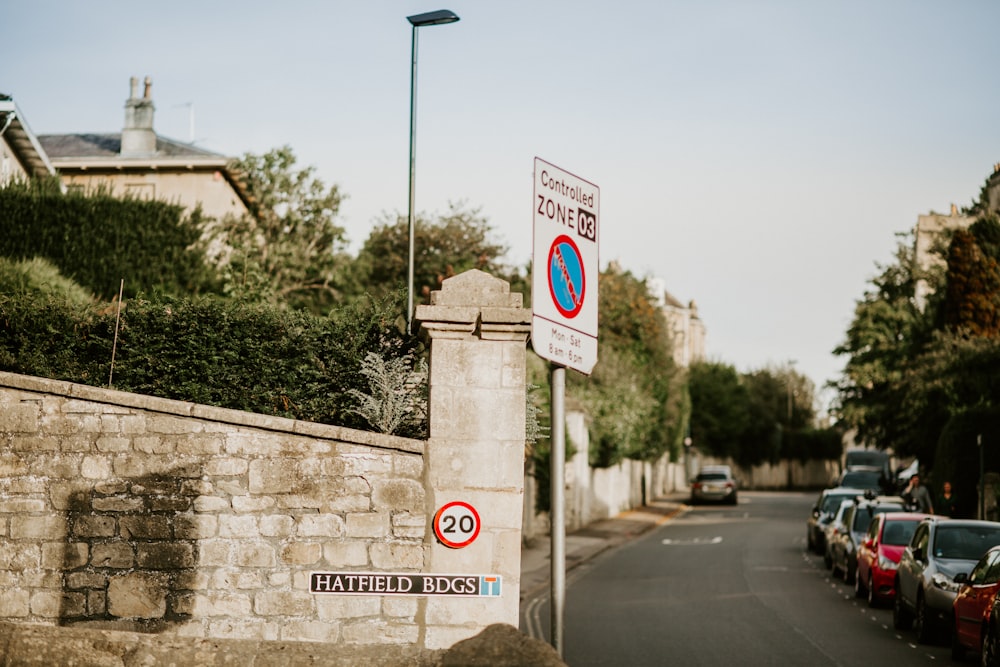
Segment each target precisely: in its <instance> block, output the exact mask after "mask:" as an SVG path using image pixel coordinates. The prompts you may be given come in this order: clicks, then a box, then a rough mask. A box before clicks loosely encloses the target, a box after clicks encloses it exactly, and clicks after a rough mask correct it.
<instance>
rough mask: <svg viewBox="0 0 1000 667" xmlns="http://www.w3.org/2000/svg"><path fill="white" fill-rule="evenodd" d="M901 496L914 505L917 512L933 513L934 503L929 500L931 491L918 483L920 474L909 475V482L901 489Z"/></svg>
mask: <svg viewBox="0 0 1000 667" xmlns="http://www.w3.org/2000/svg"><path fill="white" fill-rule="evenodd" d="M903 498H905V499H906V501H907V502H908V503H909V504H911V505H914V506H915V507H916V509H917V511H918V512H923V513H924V514H934V503H933V502H932V501H931V493H930V491H928V490H927V487H926V486H924V485H922V484H921V483H920V475H913V476H912V477H910V483H909V484H907V485H906V489H905V490H904V491H903Z"/></svg>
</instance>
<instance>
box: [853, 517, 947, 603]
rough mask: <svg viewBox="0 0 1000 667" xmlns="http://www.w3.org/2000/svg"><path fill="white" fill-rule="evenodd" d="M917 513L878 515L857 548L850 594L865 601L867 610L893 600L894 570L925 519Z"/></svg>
mask: <svg viewBox="0 0 1000 667" xmlns="http://www.w3.org/2000/svg"><path fill="white" fill-rule="evenodd" d="M930 516H931V515H929V514H921V513H919V512H886V513H884V514H878V515H876V516H875V518H874V519H872V521H871V523H870V524H869V526H868V532H867V533H866V534H865V537H864V539H863V540H861V544H860V545H859V546H858V562H857V571H856V572H855V573H854V594H855V595H856V596H857V597H867V598H868V606H869V607H877V606H879V605H880V604H883V603H890V602H892V601H893V600H894V599H895V597H896V587H895V580H896V568H897V567H899V559H900V557H901V556H902V555H903V549H905V548H906V545H907V544H909V543H910V538H912V537H913V533H914V531H916V529H917V524H919V523H920V522H921V521H922V520H924V519H926V518H929V517H930Z"/></svg>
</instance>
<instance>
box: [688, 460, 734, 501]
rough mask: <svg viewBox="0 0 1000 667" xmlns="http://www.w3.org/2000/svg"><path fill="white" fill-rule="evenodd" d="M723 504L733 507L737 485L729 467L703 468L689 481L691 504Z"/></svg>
mask: <svg viewBox="0 0 1000 667" xmlns="http://www.w3.org/2000/svg"><path fill="white" fill-rule="evenodd" d="M700 502H724V503H729V504H730V505H735V504H736V502H737V484H736V478H734V477H733V471H732V469H731V468H730V467H729V466H725V465H718V466H703V467H702V468H701V470H699V471H698V475H697V476H696V477H695V478H694V479H693V480H691V504H692V505H694V504H696V503H700Z"/></svg>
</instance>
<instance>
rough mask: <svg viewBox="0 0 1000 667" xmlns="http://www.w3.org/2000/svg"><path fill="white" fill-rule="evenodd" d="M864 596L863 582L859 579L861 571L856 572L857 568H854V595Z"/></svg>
mask: <svg viewBox="0 0 1000 667" xmlns="http://www.w3.org/2000/svg"><path fill="white" fill-rule="evenodd" d="M864 596H865V584H864V581H863V580H862V579H861V573H860V572H858V568H857V567H856V566H855V568H854V597H856V598H863V597H864Z"/></svg>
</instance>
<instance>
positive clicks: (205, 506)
mask: <svg viewBox="0 0 1000 667" xmlns="http://www.w3.org/2000/svg"><path fill="white" fill-rule="evenodd" d="M192 506H193V507H194V511H195V512H226V511H229V510H231V509H232V508H233V506H232V503H230V502H229V501H228V500H226V499H225V498H218V497H216V496H199V497H197V498H195V499H194V503H193V504H192Z"/></svg>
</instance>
